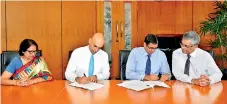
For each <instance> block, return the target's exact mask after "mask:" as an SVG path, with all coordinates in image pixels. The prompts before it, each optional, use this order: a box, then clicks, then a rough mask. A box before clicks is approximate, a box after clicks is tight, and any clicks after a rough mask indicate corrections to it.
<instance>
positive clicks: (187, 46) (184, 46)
mask: <svg viewBox="0 0 227 104" xmlns="http://www.w3.org/2000/svg"><path fill="white" fill-rule="evenodd" d="M180 45H181V47H182V48H191V47H194V46H195V45H192V46H189V45H185V44H182V43H180Z"/></svg>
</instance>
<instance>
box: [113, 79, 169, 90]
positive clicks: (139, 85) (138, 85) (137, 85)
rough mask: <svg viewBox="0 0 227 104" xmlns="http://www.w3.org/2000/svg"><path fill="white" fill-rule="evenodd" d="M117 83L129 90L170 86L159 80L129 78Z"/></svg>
mask: <svg viewBox="0 0 227 104" xmlns="http://www.w3.org/2000/svg"><path fill="white" fill-rule="evenodd" d="M117 85H118V86H121V87H125V88H128V89H131V90H135V91H141V90H145V89H149V88H153V87H154V86H160V87H166V88H170V87H169V86H168V85H167V84H165V83H164V82H161V81H140V80H130V81H124V82H122V83H119V84H117Z"/></svg>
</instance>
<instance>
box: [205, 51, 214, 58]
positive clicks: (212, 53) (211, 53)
mask: <svg viewBox="0 0 227 104" xmlns="http://www.w3.org/2000/svg"><path fill="white" fill-rule="evenodd" d="M205 51H207V52H208V53H209V54H210V55H211V56H212V57H213V58H214V51H213V50H205Z"/></svg>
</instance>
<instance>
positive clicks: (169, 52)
mask: <svg viewBox="0 0 227 104" xmlns="http://www.w3.org/2000/svg"><path fill="white" fill-rule="evenodd" d="M160 50H161V51H163V52H164V53H165V55H166V58H167V62H168V64H169V68H170V72H171V75H172V77H171V80H176V78H175V77H174V75H173V73H172V54H173V51H175V49H161V48H160Z"/></svg>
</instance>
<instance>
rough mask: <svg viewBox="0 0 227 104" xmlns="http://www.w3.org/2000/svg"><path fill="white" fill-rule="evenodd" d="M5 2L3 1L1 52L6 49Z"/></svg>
mask: <svg viewBox="0 0 227 104" xmlns="http://www.w3.org/2000/svg"><path fill="white" fill-rule="evenodd" d="M5 2H6V1H1V5H0V6H1V42H0V47H1V48H0V53H1V52H2V51H5V50H6V31H5V29H6V27H5V26H6V24H5Z"/></svg>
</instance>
